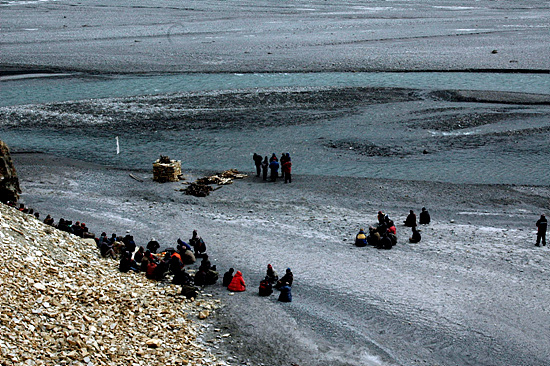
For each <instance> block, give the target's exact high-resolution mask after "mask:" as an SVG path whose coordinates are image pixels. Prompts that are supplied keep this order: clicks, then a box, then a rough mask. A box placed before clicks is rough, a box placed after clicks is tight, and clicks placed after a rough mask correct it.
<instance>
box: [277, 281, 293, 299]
mask: <svg viewBox="0 0 550 366" xmlns="http://www.w3.org/2000/svg"><path fill="white" fill-rule="evenodd" d="M279 291H281V293H280V294H279V299H278V300H279V301H281V302H292V287H291V286H290V285H289V284H288V283H287V282H284V283H283V284H282V286H281V287H279Z"/></svg>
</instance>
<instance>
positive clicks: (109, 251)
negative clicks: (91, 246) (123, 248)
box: [99, 242, 116, 259]
mask: <svg viewBox="0 0 550 366" xmlns="http://www.w3.org/2000/svg"><path fill="white" fill-rule="evenodd" d="M99 252H100V253H101V256H102V257H103V258H107V257H111V258H112V259H116V254H115V251H114V250H113V247H112V246H111V245H109V243H106V242H103V243H102V244H101V246H100V247H99Z"/></svg>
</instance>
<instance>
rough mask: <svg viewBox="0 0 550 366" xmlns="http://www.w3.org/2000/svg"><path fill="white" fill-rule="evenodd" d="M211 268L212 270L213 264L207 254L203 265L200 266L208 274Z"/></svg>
mask: <svg viewBox="0 0 550 366" xmlns="http://www.w3.org/2000/svg"><path fill="white" fill-rule="evenodd" d="M211 268H212V263H210V260H209V259H208V254H207V255H205V256H204V257H203V258H202V261H201V265H200V266H199V269H203V270H204V271H205V272H207V271H209V270H210V269H211Z"/></svg>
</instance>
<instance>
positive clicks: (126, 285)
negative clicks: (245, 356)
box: [0, 204, 227, 365]
mask: <svg viewBox="0 0 550 366" xmlns="http://www.w3.org/2000/svg"><path fill="white" fill-rule="evenodd" d="M0 256H1V257H2V258H3V260H2V261H1V262H0V288H1V292H0V359H2V360H3V362H1V364H2V365H15V364H17V365H23V364H24V365H45V364H50V365H51V364H57V365H62V364H65V365H68V364H71V365H225V362H223V361H220V360H217V359H216V357H215V356H213V355H212V354H211V353H210V352H209V351H208V350H207V349H206V348H205V347H204V346H202V345H201V344H200V341H199V340H197V336H198V335H200V333H201V326H200V325H201V323H200V321H198V320H197V321H195V320H194V319H197V318H198V317H200V318H204V317H206V316H208V314H209V313H210V312H212V311H214V310H215V309H216V308H218V307H219V300H211V299H210V298H208V296H204V297H203V298H204V299H202V298H201V299H198V300H196V301H192V300H186V299H185V298H183V297H181V296H180V295H179V288H178V287H175V286H172V285H169V286H166V285H164V284H161V283H159V282H155V281H149V280H147V279H146V278H145V277H144V276H143V275H142V274H132V273H130V274H124V273H120V272H119V271H118V269H117V262H115V261H113V260H107V259H102V258H101V257H100V256H99V255H98V254H97V250H96V248H95V245H94V244H93V243H87V242H85V241H83V240H80V239H79V238H77V237H75V236H73V235H71V234H67V233H64V232H61V231H58V230H57V229H55V228H52V227H50V226H47V225H45V224H43V223H41V222H39V221H38V220H36V219H35V218H34V217H33V216H31V215H26V214H23V213H21V212H19V211H17V210H16V209H14V208H12V207H9V206H7V205H3V204H0ZM199 297H201V296H200V295H199ZM205 299H206V300H205ZM224 336H227V335H224ZM219 338H221V335H220V336H219Z"/></svg>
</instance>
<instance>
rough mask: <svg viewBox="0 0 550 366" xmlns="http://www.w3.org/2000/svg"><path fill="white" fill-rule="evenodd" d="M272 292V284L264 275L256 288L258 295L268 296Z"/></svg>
mask: <svg viewBox="0 0 550 366" xmlns="http://www.w3.org/2000/svg"><path fill="white" fill-rule="evenodd" d="M272 293H273V285H272V284H271V281H270V280H269V278H268V277H267V276H266V278H264V279H263V280H262V281H260V287H259V288H258V295H260V296H269V295H271V294H272Z"/></svg>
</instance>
